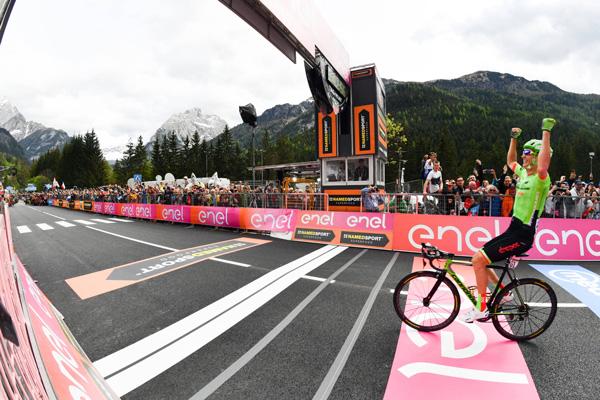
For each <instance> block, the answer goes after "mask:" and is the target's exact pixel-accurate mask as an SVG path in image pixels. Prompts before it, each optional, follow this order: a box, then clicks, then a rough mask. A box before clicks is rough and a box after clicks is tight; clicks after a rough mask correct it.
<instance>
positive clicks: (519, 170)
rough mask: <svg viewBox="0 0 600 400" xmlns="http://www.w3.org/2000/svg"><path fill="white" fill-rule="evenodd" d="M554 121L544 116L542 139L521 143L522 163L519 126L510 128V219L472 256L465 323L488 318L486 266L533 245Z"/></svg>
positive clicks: (546, 187) (493, 277)
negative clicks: (472, 286) (513, 182)
mask: <svg viewBox="0 0 600 400" xmlns="http://www.w3.org/2000/svg"><path fill="white" fill-rule="evenodd" d="M555 124H556V121H555V120H554V119H552V118H544V120H543V121H542V140H538V139H532V140H530V141H528V142H527V143H525V145H524V146H523V153H522V155H521V158H522V160H523V165H522V166H521V165H519V163H518V162H517V140H518V139H519V137H520V136H521V129H520V128H512V130H511V134H510V136H511V139H510V146H509V148H508V153H507V155H506V162H507V164H508V166H509V167H510V169H512V170H513V171H514V172H515V174H516V175H517V176H518V177H519V181H518V183H517V188H516V190H517V191H516V195H515V203H514V206H513V218H512V220H511V222H510V226H509V227H508V229H507V230H506V231H505V232H504V233H502V234H501V235H500V236H498V237H496V238H494V239H492V240H490V241H489V242H487V243H486V244H485V245H484V246H483V248H482V249H480V250H479V251H478V252H477V253H475V255H474V256H473V258H472V260H471V262H472V263H473V269H474V271H475V279H476V281H477V291H478V292H479V295H478V299H477V305H476V306H475V308H474V309H473V310H471V311H469V312H468V313H466V314H465V315H464V317H463V320H464V321H465V322H473V321H475V320H478V319H485V318H487V317H488V310H487V283H488V280H491V281H492V282H494V283H496V282H498V276H497V275H496V274H495V273H494V271H493V270H491V269H487V268H486V265H488V264H491V263H492V262H495V261H500V260H503V259H505V258H507V257H510V256H512V255H518V254H522V253H524V252H526V251H527V250H529V249H530V248H531V246H533V240H534V236H535V229H536V225H537V220H538V218H539V217H540V215H541V214H542V212H543V211H544V203H545V201H546V197H547V196H548V191H549V189H550V181H551V180H550V177H549V176H548V167H549V166H550V158H551V157H552V148H551V147H550V135H551V132H552V128H553V127H554V125H555Z"/></svg>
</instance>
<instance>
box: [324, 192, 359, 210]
mask: <svg viewBox="0 0 600 400" xmlns="http://www.w3.org/2000/svg"><path fill="white" fill-rule="evenodd" d="M329 205H330V206H352V207H355V206H356V207H360V196H359V195H351V194H330V195H329Z"/></svg>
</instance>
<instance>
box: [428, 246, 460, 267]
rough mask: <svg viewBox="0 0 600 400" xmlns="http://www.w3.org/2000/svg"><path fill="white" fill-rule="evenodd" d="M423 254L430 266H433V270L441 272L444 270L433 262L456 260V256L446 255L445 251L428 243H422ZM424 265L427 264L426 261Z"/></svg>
mask: <svg viewBox="0 0 600 400" xmlns="http://www.w3.org/2000/svg"><path fill="white" fill-rule="evenodd" d="M421 254H422V255H423V257H425V258H426V259H427V260H428V261H429V265H430V266H431V268H433V269H437V270H441V269H442V268H439V267H436V266H435V265H433V261H435V260H438V259H440V258H454V254H452V253H446V252H445V251H442V250H440V249H438V248H437V247H435V246H433V245H430V244H427V243H421ZM423 264H425V261H423Z"/></svg>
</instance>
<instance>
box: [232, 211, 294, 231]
mask: <svg viewBox="0 0 600 400" xmlns="http://www.w3.org/2000/svg"><path fill="white" fill-rule="evenodd" d="M239 210H240V217H241V218H240V227H241V228H243V229H250V230H254V231H267V232H293V231H294V228H295V227H296V217H297V215H298V214H299V213H300V211H298V210H292V209H286V208H240V209H239Z"/></svg>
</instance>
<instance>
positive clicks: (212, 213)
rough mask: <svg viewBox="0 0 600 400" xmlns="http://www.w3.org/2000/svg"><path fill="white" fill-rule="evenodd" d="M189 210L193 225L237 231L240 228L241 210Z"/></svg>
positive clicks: (224, 208)
mask: <svg viewBox="0 0 600 400" xmlns="http://www.w3.org/2000/svg"><path fill="white" fill-rule="evenodd" d="M188 209H189V212H190V218H191V223H192V224H197V225H208V226H218V227H223V228H236V229H237V228H239V227H240V210H241V209H240V208H233V207H203V206H193V207H188Z"/></svg>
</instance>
